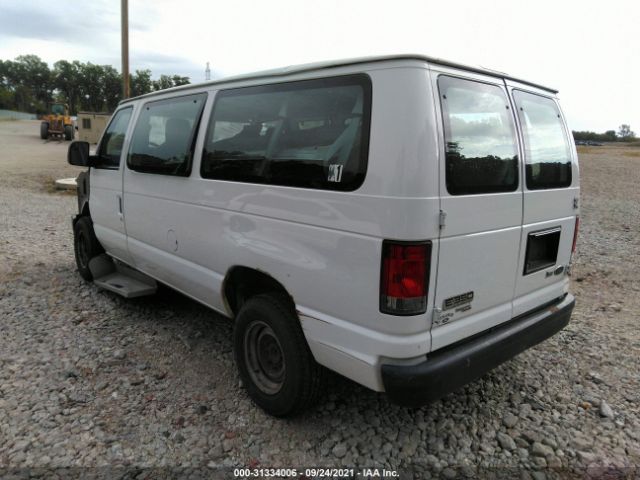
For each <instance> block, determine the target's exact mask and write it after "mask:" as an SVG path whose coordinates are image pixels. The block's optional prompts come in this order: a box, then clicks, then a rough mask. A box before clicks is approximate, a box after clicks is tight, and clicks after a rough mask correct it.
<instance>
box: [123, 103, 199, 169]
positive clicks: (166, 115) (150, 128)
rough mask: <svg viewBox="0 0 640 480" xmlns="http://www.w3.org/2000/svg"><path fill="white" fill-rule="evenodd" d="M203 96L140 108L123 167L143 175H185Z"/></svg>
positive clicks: (188, 165)
mask: <svg viewBox="0 0 640 480" xmlns="http://www.w3.org/2000/svg"><path fill="white" fill-rule="evenodd" d="M206 99H207V95H206V94H205V93H202V94H198V95H187V96H184V97H177V98H170V99H167V100H160V101H157V102H150V103H147V104H146V105H144V107H143V109H142V111H141V112H140V116H139V117H138V122H137V123H136V128H135V131H134V132H133V137H132V140H131V148H130V149H129V157H128V161H127V165H128V166H129V168H131V169H132V170H136V171H138V172H145V173H160V174H164V175H181V176H188V175H189V173H190V171H191V160H192V157H193V146H194V145H193V144H194V141H195V136H196V135H195V134H196V132H197V129H198V124H199V122H200V116H201V114H202V108H203V107H204V104H205V101H206Z"/></svg>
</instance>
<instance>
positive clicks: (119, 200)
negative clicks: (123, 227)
mask: <svg viewBox="0 0 640 480" xmlns="http://www.w3.org/2000/svg"><path fill="white" fill-rule="evenodd" d="M116 198H117V199H118V217H120V221H122V195H116Z"/></svg>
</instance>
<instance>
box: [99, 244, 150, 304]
mask: <svg viewBox="0 0 640 480" xmlns="http://www.w3.org/2000/svg"><path fill="white" fill-rule="evenodd" d="M89 270H91V273H92V275H93V283H95V284H96V285H97V286H98V287H100V288H104V289H105V290H109V291H111V292H114V293H117V294H119V295H122V296H123V297H125V298H134V297H142V296H144V295H153V294H154V293H156V290H157V289H158V284H157V283H156V281H155V280H154V279H153V278H151V277H148V276H147V275H145V274H143V273H140V272H138V271H136V270H134V269H132V268H130V267H128V266H126V265H124V264H123V263H120V262H118V261H114V260H113V259H112V258H111V257H109V256H108V255H106V254H102V255H98V256H97V257H95V258H92V259H91V261H90V262H89Z"/></svg>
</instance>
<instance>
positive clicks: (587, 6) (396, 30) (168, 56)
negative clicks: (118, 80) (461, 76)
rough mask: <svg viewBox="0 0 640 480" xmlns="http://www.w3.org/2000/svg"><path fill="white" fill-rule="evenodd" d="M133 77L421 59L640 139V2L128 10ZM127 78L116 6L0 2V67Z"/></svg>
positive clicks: (278, 1)
mask: <svg viewBox="0 0 640 480" xmlns="http://www.w3.org/2000/svg"><path fill="white" fill-rule="evenodd" d="M129 9H130V12H129V21H130V56H131V70H132V71H134V70H135V69H145V68H149V69H151V70H152V72H153V76H154V78H155V77H158V76H159V75H160V74H162V73H165V74H174V73H177V74H181V75H188V76H189V77H191V80H192V82H200V81H203V80H204V69H205V64H206V62H207V61H208V62H211V68H212V76H213V77H214V78H216V77H220V76H227V75H232V74H236V73H244V72H250V71H255V70H263V69H266V68H272V67H279V66H285V65H291V64H298V63H308V62H313V61H318V60H327V59H335V58H348V57H354V56H363V55H376V54H390V53H420V54H426V55H430V56H437V57H442V58H446V59H448V60H454V61H459V62H462V63H467V64H471V65H481V66H485V67H489V68H493V69H496V70H500V71H504V72H508V73H509V74H511V75H514V76H518V77H522V78H525V79H528V80H531V81H535V82H539V83H542V84H545V85H549V86H551V87H555V88H557V89H559V90H560V98H561V101H562V104H563V108H564V110H565V113H566V115H567V117H568V119H569V123H570V127H571V128H573V129H574V130H595V131H605V130H609V129H616V130H617V127H618V126H619V125H620V124H621V123H630V124H631V126H632V128H633V129H634V130H635V131H636V133H638V134H640V93H638V90H639V89H640V1H638V0H618V1H616V2H603V1H599V2H598V1H593V0H581V1H579V2H578V1H575V2H563V1H561V0H552V1H551V0H537V1H535V2H534V1H519V0H498V1H488V0H455V1H454V0H448V1H447V0H440V1H425V0H423V1H403V0H395V1H374V0H368V1H367V0H342V1H337V0H323V1H304V0H270V1H268V2H260V1H246V0H245V1H243V0H227V1H224V2H214V1H195V0H194V1H191V0H180V1H175V0H166V1H165V0H129ZM28 53H33V54H36V55H39V56H40V57H41V58H43V59H44V60H46V61H47V62H49V64H50V65H52V64H53V62H55V61H57V60H60V59H66V60H81V61H83V62H92V63H97V64H111V65H114V66H115V67H116V68H118V70H120V1H118V0H91V1H83V2H73V3H66V4H65V5H64V6H63V7H61V8H58V7H53V4H52V3H51V2H48V1H36V0H21V1H19V2H17V1H9V0H0V59H5V60H6V59H13V58H15V57H16V56H18V55H21V54H28Z"/></svg>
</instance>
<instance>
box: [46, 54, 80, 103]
mask: <svg viewBox="0 0 640 480" xmlns="http://www.w3.org/2000/svg"><path fill="white" fill-rule="evenodd" d="M82 68H83V64H81V63H80V62H78V61H77V60H76V61H74V62H73V63H71V62H68V61H66V60H58V61H57V62H56V63H54V64H53V85H54V87H55V88H56V90H57V91H58V93H59V95H60V96H61V97H62V98H61V100H63V101H64V102H66V103H67V104H68V105H69V110H70V111H71V113H72V114H76V113H78V107H79V103H80V94H81V90H82V85H81V83H82V79H81V76H80V72H81V71H82Z"/></svg>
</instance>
